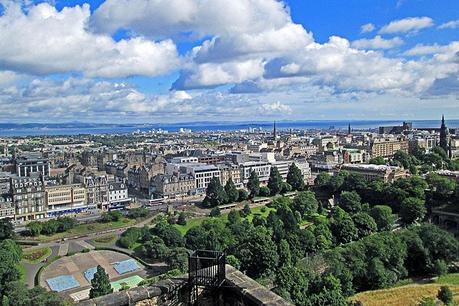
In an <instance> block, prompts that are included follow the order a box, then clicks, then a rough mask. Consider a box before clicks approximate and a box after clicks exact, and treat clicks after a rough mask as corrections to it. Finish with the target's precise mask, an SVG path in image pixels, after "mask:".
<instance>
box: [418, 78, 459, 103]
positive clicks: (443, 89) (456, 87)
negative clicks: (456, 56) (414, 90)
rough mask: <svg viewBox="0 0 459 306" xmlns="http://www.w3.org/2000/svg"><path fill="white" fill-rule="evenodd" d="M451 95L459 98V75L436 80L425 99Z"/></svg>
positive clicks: (426, 93) (424, 96)
mask: <svg viewBox="0 0 459 306" xmlns="http://www.w3.org/2000/svg"><path fill="white" fill-rule="evenodd" d="M449 95H453V96H457V97H458V98H459V74H457V75H450V76H448V77H446V78H442V79H436V80H435V81H434V83H433V84H432V86H431V87H430V88H429V89H428V90H427V91H426V92H425V94H424V95H423V98H426V97H432V96H449Z"/></svg>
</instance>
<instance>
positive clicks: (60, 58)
mask: <svg viewBox="0 0 459 306" xmlns="http://www.w3.org/2000/svg"><path fill="white" fill-rule="evenodd" d="M89 16H90V9H89V5H87V4H84V5H82V6H75V7H65V8H63V9H62V10H61V11H57V10H56V9H55V8H54V7H53V6H51V5H49V4H47V3H41V4H38V5H35V6H30V7H28V8H27V11H23V10H22V9H21V7H20V6H19V5H18V4H11V3H10V4H9V5H8V6H6V9H5V12H4V14H3V15H2V16H0V69H5V70H11V71H16V72H22V73H29V74H36V75H46V74H52V73H66V72H73V71H75V72H82V73H84V74H85V75H86V76H88V77H110V78H111V77H126V76H132V75H145V76H157V75H161V74H164V73H167V72H169V71H171V69H174V68H175V67H176V66H177V65H178V63H179V60H178V56H177V51H176V47H175V44H174V43H173V42H172V41H171V40H164V41H160V42H153V41H149V40H146V39H143V38H141V37H136V38H132V39H122V40H120V41H114V40H113V39H112V38H111V37H110V36H107V35H98V34H93V33H90V32H88V31H87V23H88V20H89ZM32 50H33V51H32Z"/></svg>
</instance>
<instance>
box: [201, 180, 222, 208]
mask: <svg viewBox="0 0 459 306" xmlns="http://www.w3.org/2000/svg"><path fill="white" fill-rule="evenodd" d="M227 201H228V197H227V194H226V192H225V188H223V186H222V184H220V179H219V178H218V177H216V176H214V177H212V178H211V179H210V182H209V185H207V190H206V197H205V198H204V201H202V204H203V205H204V206H205V207H215V206H218V205H222V204H225V203H226V202H227Z"/></svg>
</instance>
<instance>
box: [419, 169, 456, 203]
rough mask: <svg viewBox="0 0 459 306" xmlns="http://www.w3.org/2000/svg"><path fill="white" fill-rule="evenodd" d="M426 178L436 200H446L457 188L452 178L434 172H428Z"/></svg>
mask: <svg viewBox="0 0 459 306" xmlns="http://www.w3.org/2000/svg"><path fill="white" fill-rule="evenodd" d="M426 180H427V183H428V184H429V186H430V189H431V190H432V194H433V197H434V199H437V200H442V201H444V200H447V199H448V198H449V197H451V196H453V195H454V192H455V190H456V188H457V184H456V182H455V181H454V180H451V179H449V178H446V177H442V176H440V175H438V174H436V173H429V174H428V175H427V179H426Z"/></svg>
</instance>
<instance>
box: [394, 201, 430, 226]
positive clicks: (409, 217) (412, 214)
mask: <svg viewBox="0 0 459 306" xmlns="http://www.w3.org/2000/svg"><path fill="white" fill-rule="evenodd" d="M426 213H427V209H426V206H425V204H424V201H423V200H421V199H418V198H413V197H411V198H407V199H405V200H404V201H403V202H402V205H401V206H400V214H399V215H400V219H401V220H402V222H403V223H404V224H412V223H414V222H416V221H421V220H422V219H424V216H425V214H426Z"/></svg>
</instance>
